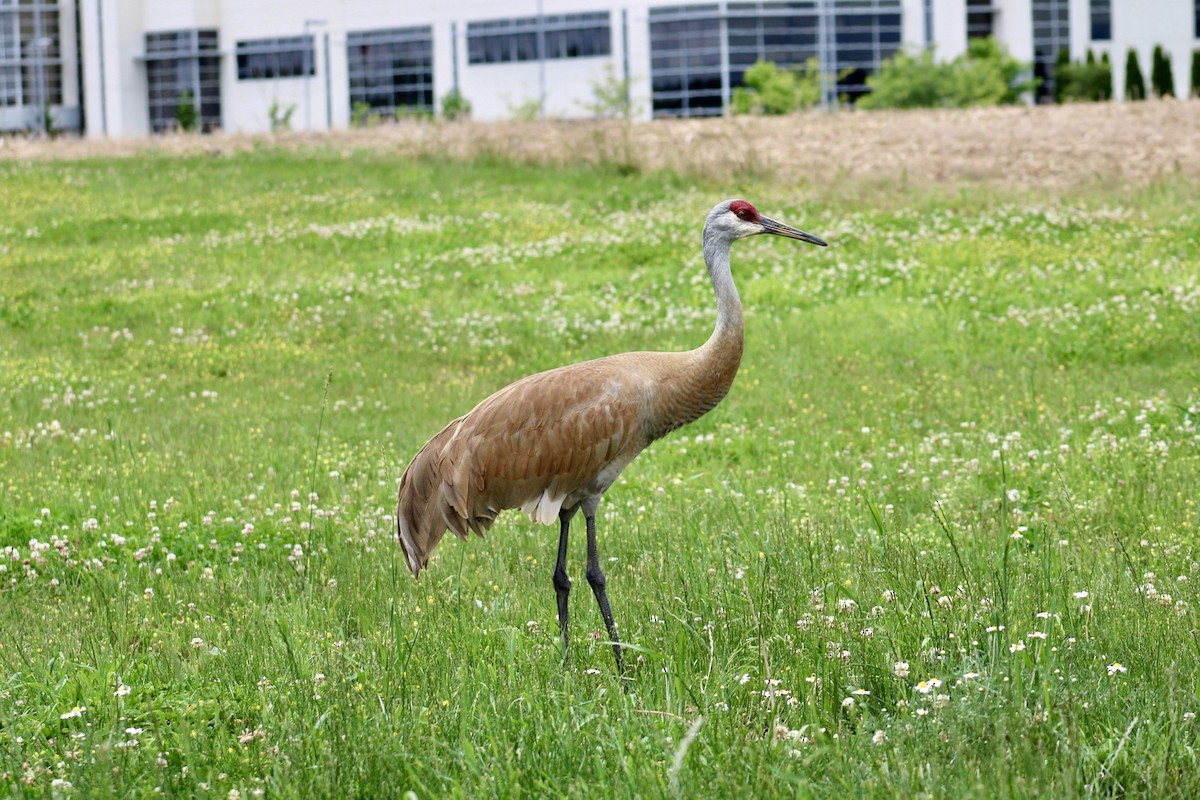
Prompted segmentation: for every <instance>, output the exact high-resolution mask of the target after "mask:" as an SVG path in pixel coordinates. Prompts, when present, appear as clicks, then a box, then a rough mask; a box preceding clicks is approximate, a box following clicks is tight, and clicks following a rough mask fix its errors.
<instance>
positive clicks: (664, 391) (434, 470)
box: [396, 200, 825, 674]
mask: <svg viewBox="0 0 1200 800" xmlns="http://www.w3.org/2000/svg"><path fill="white" fill-rule="evenodd" d="M760 233H771V234H775V235H777V236H787V237H789V238H792V239H799V240H800V241H803V242H810V243H812V244H816V245H821V246H825V242H823V241H821V240H820V239H818V238H817V237H816V236H813V235H812V234H808V233H804V232H803V231H799V230H796V229H795V228H792V227H789V226H787V225H784V224H782V223H779V222H776V221H775V220H772V219H768V218H767V217H764V216H762V215H761V214H759V213H758V209H756V208H755V207H754V206H753V205H751V204H750V203H747V202H746V201H745V200H726V201H724V202H722V203H718V204H717V205H716V207H715V208H713V210H712V211H711V212H710V213H709V215H708V219H707V220H706V221H705V223H704V262H705V264H706V265H707V267H708V274H709V277H710V278H711V279H712V285H713V291H714V293H715V294H716V299H717V324H716V328H715V329H714V330H713V333H712V336H710V337H709V339H708V341H707V342H705V343H704V344H703V345H702V346H700V347H699V348H697V349H695V350H691V351H688V352H684V353H621V354H619V355H613V356H608V357H606V358H599V359H596V360H594V361H585V362H583V363H581V364H572V365H570V366H566V367H559V368H558V369H553V370H550V371H548V372H540V373H538V374H536V375H530V376H529V377H527V378H522V379H521V380H519V381H517V382H516V383H513V384H511V385H509V386H507V387H505V388H503V389H501V390H500V391H498V392H496V393H495V394H493V395H492V396H491V397H489V398H487V399H486V400H484V401H483V402H482V403H480V404H479V405H477V406H475V408H474V409H472V410H471V411H470V412H468V413H467V414H466V415H465V416H462V417H459V418H458V419H456V420H454V421H453V422H451V423H450V424H449V425H447V426H446V428H445V429H444V430H442V432H441V433H439V434H437V435H436V436H434V437H433V438H432V439H430V440H429V442H428V443H426V445H425V446H424V447H422V448H421V451H420V452H419V453H417V455H416V457H415V458H413V460H412V463H410V464H409V465H408V469H406V470H405V471H404V476H403V477H402V478H401V479H400V492H399V499H398V504H397V509H396V526H397V531H398V533H399V537H400V545H401V547H402V548H403V549H404V556H405V558H406V559H407V561H408V566H409V569H411V570H412V573H413V575H414V576H418V575H419V574H420V572H421V570H422V569H423V568H425V567H426V566H427V565H428V563H429V557H430V555H431V554H432V553H433V550H434V548H435V547H437V544H438V541H439V540H440V539H441V538H442V536H443V535H444V534H445V533H446V531H447V530H452V531H454V532H455V533H456V534H457V535H458V536H459V537H460V538H463V539H465V538H467V532H468V531H474V532H475V533H477V534H479V535H480V536H482V535H483V533H484V532H485V531H486V530H487V529H488V528H490V527H491V525H492V523H493V522H494V521H495V519H496V516H497V515H498V514H499V513H500V512H501V511H503V510H504V509H509V508H519V509H521V511H523V512H525V513H526V514H528V515H529V516H530V517H531V518H532V519H533V521H534V522H540V523H542V524H543V525H549V524H551V523H553V522H554V520H555V519H557V520H558V524H559V533H558V560H557V561H556V562H555V565H554V574H553V582H554V590H555V593H556V594H557V597H558V624H559V628H560V629H561V632H562V641H563V653H564V656H565V654H566V653H567V652H568V649H567V648H568V636H567V595H568V593H569V592H570V589H571V580H570V579H569V578H568V577H567V564H566V562H567V530H568V528H569V527H570V525H571V520H572V519H573V518H574V517H575V514H576V513H577V512H578V511H579V510H580V509H583V517H584V520H585V521H586V523H587V580H588V583H589V584H590V585H591V587H592V592H593V593H594V594H595V596H596V602H597V604H598V605H599V606H600V615H601V616H602V617H603V618H604V625H605V627H606V628H607V629H608V636H609V640H610V641H611V642H612V646H613V653H614V654H615V656H616V660H617V671H618V672H619V673H622V674H623V673H624V663H623V662H622V658H621V640H620V638H619V637H618V635H617V626H616V624H615V623H614V622H613V617H612V611H611V609H610V608H609V604H608V595H607V594H605V591H604V585H605V579H604V573H603V572H602V571H601V569H600V558H599V556H598V555H597V553H596V509H597V507H598V506H599V505H600V499H601V498H602V497H603V496H604V492H605V491H607V490H608V488H609V487H610V486H611V485H612V483H613V481H615V480H616V478H617V476H618V475H620V474H621V470H623V469H625V467H627V466H628V465H629V463H630V462H631V461H633V459H634V458H635V457H636V456H637V455H638V453H640V452H641V451H642V450H643V449H644V448H645V447H646V446H647V445H649V444H650V443H651V442H653V441H654V440H655V439H658V438H659V437H661V436H664V435H666V434H667V433H669V432H670V431H673V430H675V429H676V428H678V427H680V426H682V425H686V424H688V423H689V422H693V421H694V420H696V419H699V418H700V417H701V416H702V415H703V414H705V413H707V412H708V411H709V410H711V409H712V408H713V407H715V406H716V405H717V403H719V402H721V399H722V398H723V397H725V394H726V393H727V392H728V391H729V387H730V385H731V384H732V383H733V377H734V374H735V373H737V369H738V365H739V364H740V363H741V360H742V339H743V322H742V304H741V300H740V299H739V298H738V293H737V288H736V287H735V286H734V284H733V276H732V274H731V273H730V270H729V249H730V245H732V244H733V242H734V240H735V239H741V238H744V237H746V236H754V235H755V234H760Z"/></svg>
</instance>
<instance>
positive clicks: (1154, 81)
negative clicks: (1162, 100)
mask: <svg viewBox="0 0 1200 800" xmlns="http://www.w3.org/2000/svg"><path fill="white" fill-rule="evenodd" d="M1150 85H1151V86H1152V87H1153V88H1154V96H1155V97H1174V96H1175V78H1174V77H1173V76H1172V75H1171V57H1170V56H1169V55H1167V53H1166V51H1164V50H1163V48H1162V45H1161V44H1156V45H1154V61H1153V65H1152V66H1151V69H1150Z"/></svg>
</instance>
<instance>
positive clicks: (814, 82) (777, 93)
mask: <svg viewBox="0 0 1200 800" xmlns="http://www.w3.org/2000/svg"><path fill="white" fill-rule="evenodd" d="M742 81H743V85H742V86H739V87H737V88H736V89H734V90H733V99H732V102H731V106H732V109H733V113H735V114H788V113H791V112H792V111H795V110H796V109H797V108H811V107H812V106H815V105H816V104H817V103H819V102H821V68H820V65H819V64H818V62H817V59H815V58H810V59H809V60H808V63H806V64H805V65H804V66H803V67H798V68H796V69H779V67H777V66H776V65H775V63H774V62H772V61H758V62H756V63H755V64H754V66H752V67H751V68H750V69H748V70H746V74H745V76H744V77H743V78H742Z"/></svg>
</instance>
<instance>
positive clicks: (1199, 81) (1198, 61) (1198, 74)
mask: <svg viewBox="0 0 1200 800" xmlns="http://www.w3.org/2000/svg"><path fill="white" fill-rule="evenodd" d="M1191 96H1192V97H1200V50H1193V51H1192V91H1191Z"/></svg>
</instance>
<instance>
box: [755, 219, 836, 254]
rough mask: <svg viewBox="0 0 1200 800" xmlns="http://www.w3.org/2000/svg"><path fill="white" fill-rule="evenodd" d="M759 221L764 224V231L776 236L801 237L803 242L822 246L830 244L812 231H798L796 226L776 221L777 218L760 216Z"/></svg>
mask: <svg viewBox="0 0 1200 800" xmlns="http://www.w3.org/2000/svg"><path fill="white" fill-rule="evenodd" d="M758 223H759V224H760V225H762V226H763V233H773V234H775V235H776V236H786V237H788V238H789V239H799V240H800V241H802V242H808V243H809V244H816V245H820V246H821V247H828V246H829V245H828V244H826V243H825V241H824V240H822V239H818V238H817V237H816V236H813V235H812V234H811V233H805V232H804V231H798V230H796V229H795V228H793V227H792V226H791V225H784V224H783V223H782V222H776V221H775V220H773V219H770V218H768V217H759V218H758Z"/></svg>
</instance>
